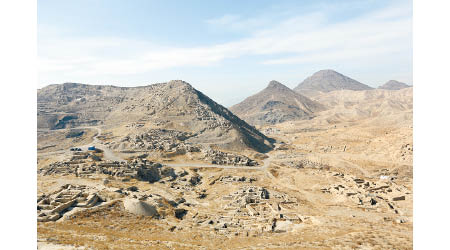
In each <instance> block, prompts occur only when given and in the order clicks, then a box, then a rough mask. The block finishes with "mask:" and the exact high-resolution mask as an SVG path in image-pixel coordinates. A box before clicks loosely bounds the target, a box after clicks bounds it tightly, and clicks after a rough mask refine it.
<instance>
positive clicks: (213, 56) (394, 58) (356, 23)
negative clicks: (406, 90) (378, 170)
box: [37, 0, 412, 106]
mask: <svg viewBox="0 0 450 250" xmlns="http://www.w3.org/2000/svg"><path fill="white" fill-rule="evenodd" d="M37 4H38V21H37V23H38V27H37V28H38V34H37V35H38V86H37V87H38V88H42V87H44V86H47V85H49V84H57V83H64V82H78V83H85V84H101V85H116V86H130V87H131V86H143V85H149V84H153V83H158V82H167V81H170V80H176V79H179V80H184V81H186V82H189V83H190V84H191V85H192V86H194V87H195V88H196V89H198V90H200V91H202V92H203V93H204V94H206V95H208V96H209V97H211V98H212V99H214V100H215V101H216V102H218V103H220V104H222V105H224V106H231V105H233V104H236V103H238V102H240V101H242V100H243V99H245V98H246V97H248V96H250V95H253V94H255V93H256V92H258V91H260V90H262V89H264V88H265V87H266V86H267V85H268V83H269V82H270V81H271V80H277V81H279V82H281V83H283V84H285V85H286V86H288V87H291V88H294V87H295V86H297V85H298V84H299V83H300V82H302V81H303V80H304V79H305V78H306V77H308V76H310V75H312V74H313V73H315V72H317V71H319V70H321V69H334V70H336V71H338V72H340V73H342V74H344V75H346V76H349V77H351V78H353V79H355V80H357V81H360V82H362V83H365V84H367V85H369V86H372V87H378V86H380V85H382V84H384V83H385V82H387V81H388V80H391V79H394V80H398V81H402V82H405V83H407V84H412V1H403V0H394V1H391V0H389V1H387V0H346V1H331V0H328V1H324V0H315V1H313V0H293V1H283V0H280V1H267V0H247V1H237V0H236V1H230V0H228V1H226V0H223V1H219V0H216V1H203V0H190V1H181V0H179V1H170V0H166V1H163V0H160V1H152V0H133V1H122V0H77V1H61V0H40V1H38V2H37Z"/></svg>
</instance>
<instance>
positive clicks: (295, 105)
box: [230, 81, 325, 125]
mask: <svg viewBox="0 0 450 250" xmlns="http://www.w3.org/2000/svg"><path fill="white" fill-rule="evenodd" d="M324 109H325V107H324V106H323V105H322V104H320V103H318V102H316V101H312V100H311V99H309V98H307V97H305V96H303V95H301V94H299V93H296V92H295V91H293V90H291V89H290V88H288V87H286V86H285V85H283V84H281V83H279V82H277V81H271V82H270V83H269V85H268V86H267V87H266V88H265V89H263V90H262V91H260V92H258V93H257V94H255V95H252V96H250V97H248V98H246V99H245V100H244V101H242V102H240V103H238V104H236V105H234V106H232V107H231V108H230V110H231V111H232V112H233V113H235V114H236V115H238V116H239V117H241V118H242V119H244V120H245V121H247V122H248V123H250V124H253V125H263V124H276V123H281V122H285V121H290V120H302V119H311V118H313V117H314V112H317V111H321V110H324Z"/></svg>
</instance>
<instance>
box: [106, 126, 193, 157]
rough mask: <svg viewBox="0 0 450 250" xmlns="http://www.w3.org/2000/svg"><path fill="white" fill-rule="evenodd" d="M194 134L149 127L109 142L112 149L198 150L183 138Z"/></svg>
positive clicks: (183, 151)
mask: <svg viewBox="0 0 450 250" xmlns="http://www.w3.org/2000/svg"><path fill="white" fill-rule="evenodd" d="M192 136H194V135H193V134H192V133H188V132H182V131H177V130H168V129H150V130H148V131H147V132H145V133H142V134H137V135H129V136H126V137H125V138H123V139H122V140H121V141H120V142H118V143H114V142H112V143H111V144H110V147H111V148H112V149H117V148H127V149H145V150H149V151H164V152H180V153H181V152H182V153H186V152H200V148H199V147H197V146H194V145H191V144H188V143H185V140H187V139H189V138H190V137H192Z"/></svg>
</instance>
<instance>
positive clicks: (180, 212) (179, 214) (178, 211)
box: [175, 208, 188, 220]
mask: <svg viewBox="0 0 450 250" xmlns="http://www.w3.org/2000/svg"><path fill="white" fill-rule="evenodd" d="M187 212H188V210H186V209H184V208H177V209H175V217H176V218H177V219H180V220H182V219H183V217H184V216H185V215H186V214H187Z"/></svg>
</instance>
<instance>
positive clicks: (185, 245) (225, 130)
mask: <svg viewBox="0 0 450 250" xmlns="http://www.w3.org/2000/svg"><path fill="white" fill-rule="evenodd" d="M325 73H326V74H325ZM325 73H324V72H322V73H320V74H319V76H320V77H318V78H317V79H318V80H317V81H318V82H315V83H314V81H316V80H314V79H316V77H313V78H314V79H312V80H311V79H310V80H305V82H313V83H308V84H307V85H306V84H305V85H302V86H308V88H307V90H308V93H304V91H303V89H302V88H300V89H297V88H296V89H295V90H296V91H298V92H297V93H296V92H294V91H292V90H290V89H289V88H287V87H286V86H284V85H282V84H281V83H278V82H271V83H270V84H269V86H268V87H267V88H266V89H265V90H263V91H261V92H260V93H258V94H256V95H255V96H256V97H255V96H253V97H249V98H247V99H246V100H245V101H244V102H242V103H241V104H240V105H242V106H241V107H239V105H236V106H233V107H231V108H230V110H231V111H230V110H228V109H227V108H225V107H223V106H221V105H219V104H217V103H216V102H214V101H213V100H212V99H210V98H209V97H207V96H206V95H204V94H203V93H201V92H199V91H197V90H195V88H194V87H192V86H191V85H190V84H188V83H185V82H183V81H171V82H168V83H158V84H153V85H148V86H145V87H135V88H122V87H114V86H93V85H83V84H74V83H66V84H60V85H50V86H47V87H45V88H42V89H40V90H38V111H37V116H38V124H37V125H38V134H37V137H38V148H37V151H38V159H37V176H38V180H37V181H38V193H37V221H38V222H37V231H38V248H40V249H60V248H64V249H412V243H413V216H412V215H413V200H412V197H413V188H412V184H413V176H412V168H413V158H412V155H413V139H412V133H413V132H412V131H413V122H412V118H413V104H412V101H413V97H412V94H413V88H412V87H408V88H402V89H400V90H390V89H372V88H371V87H368V86H367V87H364V86H366V85H364V84H363V85H361V84H362V83H361V84H359V83H357V82H356V83H355V82H353V81H354V80H352V81H351V79H350V80H348V79H347V77H345V76H343V75H341V74H339V73H337V72H335V73H337V74H338V75H341V76H342V77H340V76H336V74H334V73H332V74H331V76H327V75H328V73H330V72H329V71H327V72H325ZM323 74H325V75H323ZM336 77H337V78H336ZM308 79H309V78H308ZM320 79H322V80H321V81H319V80H320ZM333 79H338V80H337V82H335V81H334V80H333ZM313 80H314V81H313ZM331 86H335V87H331ZM355 88H357V89H355ZM271 92H273V94H274V97H273V99H271V98H270V93H271ZM283 94H284V95H285V96H286V97H285V98H284V99H283ZM258 95H259V96H258ZM271 101H273V106H271V107H270V108H268V107H267V106H268V105H271V104H272V103H271ZM244 104H245V105H244ZM265 114H267V115H266V116H265ZM265 117H271V118H270V119H266V118H265ZM272 118H273V119H272Z"/></svg>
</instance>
